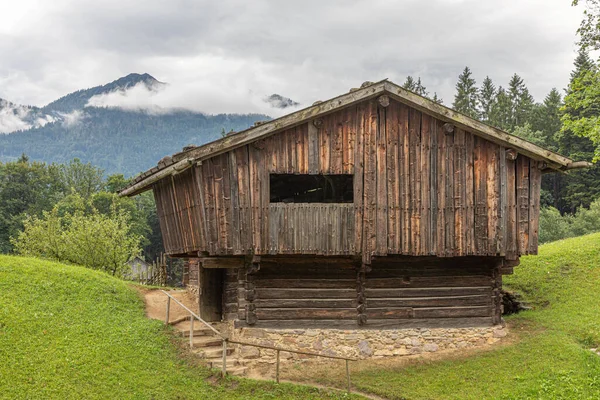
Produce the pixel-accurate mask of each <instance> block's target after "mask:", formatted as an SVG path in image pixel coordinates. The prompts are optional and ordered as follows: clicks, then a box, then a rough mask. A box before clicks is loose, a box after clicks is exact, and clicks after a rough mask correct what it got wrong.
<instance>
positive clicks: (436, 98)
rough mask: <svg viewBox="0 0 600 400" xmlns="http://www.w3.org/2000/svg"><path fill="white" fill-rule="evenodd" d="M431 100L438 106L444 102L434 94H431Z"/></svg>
mask: <svg viewBox="0 0 600 400" xmlns="http://www.w3.org/2000/svg"><path fill="white" fill-rule="evenodd" d="M431 100H433V101H434V102H436V103H438V104H444V100H442V98H440V97H438V95H437V93H436V92H433V97H432V98H431Z"/></svg>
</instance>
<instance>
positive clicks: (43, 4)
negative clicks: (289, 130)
mask: <svg viewBox="0 0 600 400" xmlns="http://www.w3.org/2000/svg"><path fill="white" fill-rule="evenodd" d="M570 4H571V0H503V1H497V0H430V1H427V0H414V1H412V0H404V1H383V0H379V1H378V0H369V1H357V0H339V1H332V0H329V1H323V0H319V1H316V0H315V1H313V0H302V1H293V2H292V1H260V0H252V1H247V0H246V1H236V0H219V1H200V0H168V1H167V0H165V1H156V0H143V1H142V0H93V1H87V0H77V1H74V0H52V1H49V0H39V1H35V0H18V1H15V0H0V10H1V12H0V98H5V99H8V100H10V101H13V102H16V103H22V104H31V105H44V104H46V103H48V102H50V101H52V100H54V99H56V98H58V97H60V96H62V95H65V94H67V93H69V92H72V91H74V90H78V89H81V88H87V87H92V86H96V85H100V84H104V83H107V82H109V81H112V80H115V79H117V78H118V77H120V76H123V75H126V74H128V73H130V72H140V73H142V72H147V73H149V74H151V75H153V76H154V77H155V78H157V79H159V80H160V81H163V82H168V83H171V86H170V89H169V91H170V93H169V94H168V96H165V98H163V99H162V100H161V99H157V100H156V101H157V102H158V103H159V104H160V105H165V106H168V105H169V104H173V105H175V106H182V105H188V106H189V107H190V108H192V109H200V110H203V111H207V112H213V113H214V112H243V111H257V110H258V109H257V106H256V101H255V100H256V98H259V97H261V96H264V95H265V94H270V93H280V94H283V95H285V96H288V97H291V98H293V99H294V100H297V101H300V102H301V103H303V104H304V105H309V104H311V103H312V102H314V101H315V100H324V99H327V98H330V97H333V96H336V95H339V94H342V93H345V92H347V91H348V89H349V88H351V87H357V86H359V85H360V84H361V83H362V82H364V81H366V80H370V81H377V80H380V79H383V78H389V79H390V80H392V81H394V82H396V83H399V84H401V83H402V82H403V81H404V79H405V77H406V76H407V75H409V74H410V75H413V76H420V77H421V78H422V80H423V83H424V84H425V86H426V87H427V89H428V90H429V91H430V92H431V93H433V92H434V91H435V92H437V93H438V95H440V96H441V97H442V98H443V99H444V103H445V104H447V105H451V103H452V100H453V96H454V85H455V83H456V79H457V77H458V75H459V73H460V72H461V71H462V69H463V68H464V67H465V65H468V66H469V67H470V68H471V69H472V71H473V73H474V77H475V78H476V80H477V83H478V84H479V83H480V82H481V80H482V79H483V78H484V77H485V76H486V75H489V76H490V77H491V78H492V79H493V81H494V82H495V83H496V84H497V85H498V84H501V85H506V83H507V81H508V79H509V78H510V76H511V75H512V74H513V73H515V72H516V73H518V74H519V75H521V76H522V77H523V78H524V79H525V82H526V83H527V85H528V87H529V88H530V90H531V92H532V94H533V95H534V96H535V98H536V100H542V99H543V97H544V96H545V94H546V93H547V92H548V91H549V90H550V89H551V88H552V87H558V88H559V89H562V88H564V87H565V86H566V84H567V82H568V78H569V72H570V71H571V68H572V62H573V58H574V56H575V52H576V45H575V40H576V35H575V32H576V29H577V26H578V25H579V21H580V20H581V15H582V8H581V7H578V8H574V7H571V6H570ZM133 101H142V102H147V101H148V99H143V96H134V100H133ZM150 101H154V100H150Z"/></svg>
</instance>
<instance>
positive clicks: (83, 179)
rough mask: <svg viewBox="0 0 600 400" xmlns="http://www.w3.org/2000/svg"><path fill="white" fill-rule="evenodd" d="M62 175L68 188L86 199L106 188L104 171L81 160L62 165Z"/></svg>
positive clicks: (77, 159) (76, 159)
mask: <svg viewBox="0 0 600 400" xmlns="http://www.w3.org/2000/svg"><path fill="white" fill-rule="evenodd" d="M60 173H61V179H62V181H63V182H64V183H65V185H66V186H67V188H69V189H70V190H72V191H74V192H75V193H78V194H80V195H81V196H82V197H83V198H86V199H87V198H89V197H90V196H91V195H92V194H93V193H95V192H97V191H99V190H101V189H102V187H103V186H104V171H102V170H101V169H100V168H97V167H94V166H93V165H92V164H91V163H87V164H84V163H82V162H81V160H80V159H79V158H74V159H73V160H72V161H70V162H69V163H68V164H62V165H61V166H60Z"/></svg>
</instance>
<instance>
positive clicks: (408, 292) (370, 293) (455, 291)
mask: <svg viewBox="0 0 600 400" xmlns="http://www.w3.org/2000/svg"><path fill="white" fill-rule="evenodd" d="M365 293H366V296H367V299H370V298H382V297H383V298H404V297H443V296H471V295H483V294H485V295H489V296H491V294H492V288H491V287H490V286H485V287H483V286H482V287H439V288H422V289H420V288H416V289H415V288H398V289H373V288H366V289H365ZM367 301H368V300H367Z"/></svg>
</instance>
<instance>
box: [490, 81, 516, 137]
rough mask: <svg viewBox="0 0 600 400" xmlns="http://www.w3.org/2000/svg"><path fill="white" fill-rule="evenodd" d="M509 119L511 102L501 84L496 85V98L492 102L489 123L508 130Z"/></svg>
mask: <svg viewBox="0 0 600 400" xmlns="http://www.w3.org/2000/svg"><path fill="white" fill-rule="evenodd" d="M510 121H511V102H510V98H509V97H508V94H507V93H506V90H504V88H503V87H502V86H499V87H498V91H497V92H496V99H495V100H494V102H493V103H492V108H491V111H490V120H489V123H490V124H492V125H493V126H495V127H497V128H500V129H504V130H508V129H509V126H510Z"/></svg>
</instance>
